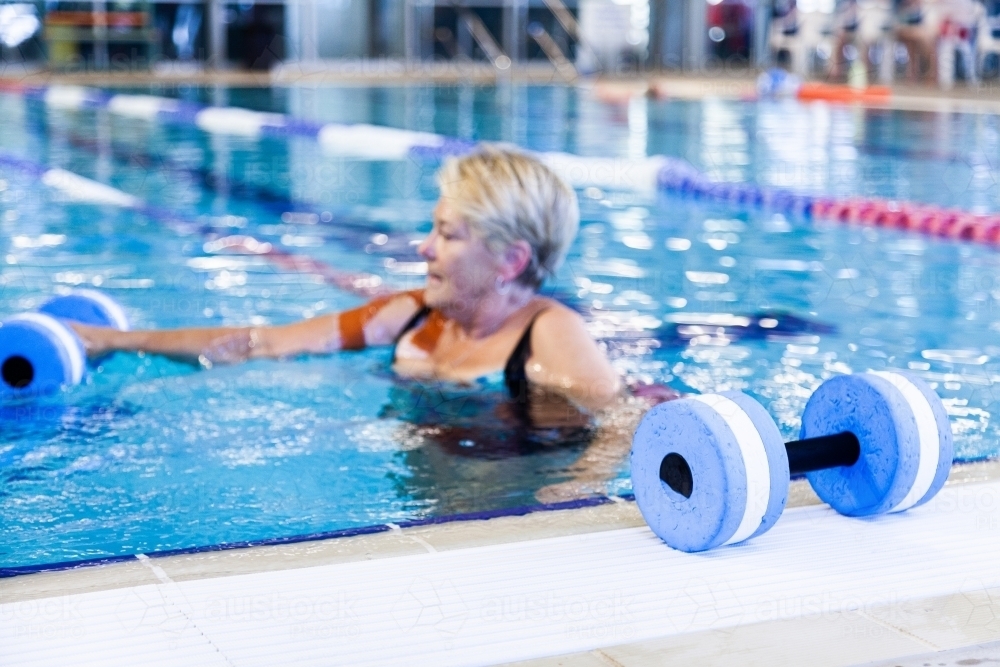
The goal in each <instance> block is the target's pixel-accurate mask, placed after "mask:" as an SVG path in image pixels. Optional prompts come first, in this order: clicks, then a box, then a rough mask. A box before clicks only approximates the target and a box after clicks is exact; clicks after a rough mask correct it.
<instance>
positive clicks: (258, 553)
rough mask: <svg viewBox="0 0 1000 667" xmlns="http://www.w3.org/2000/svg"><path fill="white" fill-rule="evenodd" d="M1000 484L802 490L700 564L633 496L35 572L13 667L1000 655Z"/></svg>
mask: <svg viewBox="0 0 1000 667" xmlns="http://www.w3.org/2000/svg"><path fill="white" fill-rule="evenodd" d="M991 469H992V466H979V467H975V466H974V467H965V468H958V469H956V472H955V473H954V474H953V483H952V484H950V485H949V486H948V487H946V488H945V490H944V491H942V493H941V494H940V495H939V496H938V497H937V498H936V499H934V500H933V501H932V502H931V503H929V504H928V505H927V506H924V507H922V508H918V509H917V510H914V511H911V512H908V513H905V514H901V515H893V516H884V517H879V518H876V519H871V520H856V519H848V518H844V517H841V516H839V515H837V514H835V513H834V512H832V511H831V510H829V509H828V508H827V507H825V506H820V505H814V504H809V502H810V501H809V499H808V493H807V492H805V491H804V490H803V488H802V486H801V485H798V486H797V488H796V493H797V500H796V504H798V505H800V507H797V508H793V509H790V510H788V511H787V512H786V515H785V516H784V517H782V519H781V520H780V521H779V522H778V524H777V526H776V527H775V528H774V529H773V530H771V531H770V532H769V533H767V534H765V535H764V536H762V537H760V538H758V539H756V540H754V541H753V542H751V543H749V544H747V545H742V546H737V547H732V548H725V549H719V550H716V551H713V552H709V553H706V554H700V555H690V554H683V553H679V552H676V551H672V550H671V549H669V548H667V547H666V546H665V545H663V544H662V543H661V542H660V541H659V540H658V539H657V538H656V537H655V536H653V535H652V533H651V532H650V531H649V530H648V529H647V528H646V527H645V526H644V525H643V523H642V520H641V517H639V515H638V512H637V510H636V507H635V505H634V504H632V503H625V502H622V503H615V504H613V505H605V506H600V507H593V508H587V509H581V510H572V511H562V512H548V513H542V514H534V515H529V516H525V517H509V518H502V519H492V520H489V521H477V522H464V523H456V524H449V525H445V526H426V527H420V528H412V529H407V530H402V531H392V532H387V533H381V534H376V535H367V536H359V537H350V538H341V539H334V540H327V541H322V542H312V543H302V544H297V545H287V546H276V547H260V548H255V549H249V550H234V551H228V552H214V553H202V554H192V555H185V556H174V557H170V558H155V559H145V558H143V559H142V560H141V561H140V562H131V563H123V564H115V565H108V566H103V567H94V568H86V569H81V570H74V571H64V572H51V573H43V574H35V575H27V576H23V577H17V578H14V579H7V580H2V581H0V602H2V604H0V664H3V665H29V664H31V665H53V664H95V665H97V664H99V665H195V664H197V665H212V664H220V665H275V664H302V665H331V664H344V665H362V664H373V665H375V664H385V665H396V664H429V665H472V664H496V663H503V662H516V661H526V662H524V664H527V665H535V666H537V667H541V666H543V665H581V666H584V665H627V666H632V665H653V664H663V663H664V662H666V661H670V662H674V661H680V660H684V661H687V662H689V663H694V664H740V665H749V664H762V665H763V664H767V665H780V664H789V665H792V664H803V663H805V662H808V663H809V664H814V665H823V664H830V665H847V664H857V663H865V662H870V661H875V660H884V659H895V658H899V657H905V656H920V655H925V654H928V653H933V652H936V651H942V650H948V649H955V648H961V647H968V646H972V645H977V644H983V643H984V642H989V641H995V640H997V639H1000V564H998V563H997V554H998V553H1000V481H998V480H996V479H987V480H986V481H983V480H982V479H981V478H986V477H993V474H992V472H991ZM975 478H980V479H978V480H977V479H975ZM801 505H807V506H801ZM979 650H988V648H986V647H982V648H981V649H979ZM901 664H903V663H901ZM907 664H909V663H907ZM913 664H916V663H913ZM921 664H922V663H921ZM970 664H971V663H970Z"/></svg>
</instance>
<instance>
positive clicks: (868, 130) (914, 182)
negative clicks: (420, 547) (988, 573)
mask: <svg viewBox="0 0 1000 667" xmlns="http://www.w3.org/2000/svg"><path fill="white" fill-rule="evenodd" d="M155 92H157V93H163V91H155ZM167 93H169V94H172V95H177V96H181V97H186V98H188V99H192V100H196V101H200V102H203V103H215V104H230V105H235V106H245V107H249V108H255V109H260V110H268V111H278V112H282V113H289V114H291V115H295V116H299V117H308V118H313V119H317V120H322V121H341V122H360V121H364V122H372V123H377V124H385V125H391V126H396V127H405V128H410V129H418V130H427V131H434V132H438V133H441V134H446V135H451V136H460V137H464V138H470V139H488V140H503V141H510V142H513V143H516V144H519V145H522V146H527V147H530V148H532V149H537V150H565V151H569V152H574V153H579V154H584V155H595V156H608V155H613V156H632V157H635V156H642V155H646V154H667V155H672V156H679V157H684V158H686V159H688V160H690V161H691V162H692V163H694V164H695V165H696V166H698V167H699V168H701V169H703V170H705V171H706V172H708V173H709V174H710V175H712V176H713V177H714V178H717V179H721V180H728V181H750V182H757V183H760V184H762V185H769V186H777V187H788V188H793V189H796V190H799V191H808V192H816V193H828V194H834V195H847V194H866V195H876V196H880V197H891V198H898V199H911V200H916V201H923V202H932V203H937V204H942V205H948V206H959V207H963V208H966V209H970V210H975V211H981V212H986V211H997V210H1000V190H998V188H997V186H996V177H997V164H996V156H997V155H1000V146H998V144H1000V122H998V120H997V118H996V117H994V116H985V115H984V116H974V115H961V114H928V113H904V112H892V111H872V110H861V109H853V108H846V107H831V106H826V105H800V104H798V103H794V102H787V103H773V102H761V103H743V102H727V101H718V100H706V101H702V102H683V101H674V102H653V101H648V100H642V99H639V100H635V101H633V102H632V103H630V104H627V105H623V106H612V105H607V104H604V103H602V102H599V101H597V100H595V99H593V98H592V97H591V96H590V95H589V94H588V93H587V92H586V91H576V90H573V89H566V88H561V87H516V86H515V87H507V88H499V89H494V88H474V87H437V88H421V87H406V88H393V89H377V88H370V89H369V88H320V89H299V88H288V89H257V90H226V89H211V90H204V89H184V90H173V91H167ZM0 117H2V118H4V119H5V120H4V123H2V124H0V151H2V152H3V153H4V154H6V155H13V156H17V157H20V158H24V159H27V160H31V161H34V162H38V163H42V164H44V165H46V166H50V167H54V166H58V167H63V168H65V169H68V170H71V171H74V172H76V173H78V174H81V175H84V176H87V177H90V178H94V179H96V180H99V181H102V182H106V183H109V184H111V185H114V186H115V187H117V188H120V189H122V190H124V191H126V192H128V193H130V194H133V195H135V196H138V197H140V198H142V199H144V200H146V201H148V202H150V203H151V204H155V205H159V206H162V207H165V208H168V209H170V210H172V211H177V212H179V213H181V214H183V215H184V216H187V217H188V218H190V219H197V220H200V221H201V223H202V224H203V225H204V226H206V227H214V228H215V230H216V231H217V233H219V234H225V233H249V234H253V235H254V236H256V237H257V238H260V239H264V240H268V241H270V242H272V243H274V244H276V245H277V246H279V247H282V248H284V249H286V250H288V251H290V252H295V253H299V254H307V255H309V256H311V257H314V258H317V259H320V260H322V261H324V262H327V263H328V264H331V265H333V266H336V267H340V268H343V269H346V270H352V271H369V272H372V273H375V274H378V275H379V276H381V277H382V278H383V280H385V281H386V282H387V283H388V284H390V285H396V286H399V287H401V288H408V287H413V286H417V285H419V284H420V281H421V277H420V275H419V265H418V264H414V262H415V261H416V259H417V258H416V257H415V255H414V254H413V250H412V245H411V244H410V241H412V240H414V239H417V238H419V237H420V236H421V234H423V233H425V232H426V230H427V229H428V220H429V215H430V210H431V208H432V206H433V203H434V198H435V196H436V191H435V186H434V180H433V171H434V170H433V166H430V165H426V164H420V163H416V162H412V161H407V162H398V163H369V162H361V161H350V160H342V159H335V158H330V157H325V156H323V155H322V153H321V152H320V149H319V148H318V147H317V146H316V145H315V144H314V143H312V142H309V141H306V140H300V139H292V140H288V141H284V140H272V139H266V140H259V141H257V140H251V139H242V138H234V137H219V136H209V135H206V134H203V133H201V132H199V131H197V130H195V129H192V128H189V127H179V126H162V125H153V124H150V123H147V122H144V121H137V120H135V121H132V120H125V119H121V118H118V117H111V116H108V115H106V114H105V113H103V112H93V111H79V112H71V111H56V110H51V109H49V110H46V109H45V108H44V107H42V106H41V105H39V104H37V103H33V102H26V101H25V100H23V99H22V98H19V97H16V96H12V95H0ZM580 200H581V209H582V214H583V223H582V228H581V233H580V236H579V238H578V240H577V242H576V243H575V245H574V246H573V249H572V252H571V256H570V258H569V260H568V262H567V265H566V266H565V267H564V269H563V270H562V271H561V273H560V275H559V277H558V280H557V281H556V284H555V285H554V287H555V288H557V289H558V290H559V292H560V293H562V294H566V295H570V296H572V297H573V298H574V299H576V300H577V305H578V306H580V307H581V308H582V309H583V310H584V311H585V312H586V314H587V315H586V316H587V318H588V319H589V320H590V321H591V323H592V326H593V328H594V332H595V333H597V334H602V335H607V334H609V333H610V334H613V333H621V332H623V331H633V332H634V331H637V330H638V331H643V330H653V329H656V328H657V327H660V326H662V325H663V324H664V323H668V324H669V323H671V322H676V321H677V320H679V319H683V318H684V317H689V316H691V315H692V314H696V313H711V314H715V315H741V314H750V313H754V312H758V311H762V310H783V311H787V312H790V313H794V314H796V315H798V316H800V317H804V318H808V319H810V320H814V321H817V322H821V323H827V324H832V325H834V326H835V327H836V328H837V331H836V333H807V334H803V335H799V336H795V337H785V338H782V337H772V338H771V339H767V340H754V341H748V340H742V341H740V340H726V339H723V338H719V337H707V338H702V339H698V340H696V341H695V342H694V343H693V344H690V345H658V344H655V343H652V342H650V340H649V339H648V338H642V337H640V338H639V339H637V340H634V341H620V340H619V341H617V342H611V343H609V351H610V354H611V355H612V357H613V358H614V363H615V364H616V365H617V366H618V368H619V369H620V370H621V371H622V373H623V374H627V375H629V376H631V377H634V378H638V379H642V380H646V381H657V382H664V383H667V384H669V385H671V386H673V387H674V388H676V389H678V390H682V391H696V392H706V391H718V390H724V389H742V390H745V391H747V392H749V393H750V394H752V395H753V396H755V397H757V398H758V399H760V400H761V401H762V402H763V403H764V405H765V406H766V407H767V408H768V409H769V411H770V412H771V414H772V415H773V416H774V417H775V418H776V419H777V420H778V423H779V425H780V427H781V429H782V431H783V433H784V435H785V436H787V437H792V436H793V435H795V433H796V431H797V428H798V415H799V414H800V413H801V410H802V408H803V406H804V405H805V402H806V400H807V398H808V397H809V395H810V393H811V391H812V390H813V389H814V388H815V387H816V386H817V385H818V384H819V383H820V382H821V381H822V380H823V379H824V378H826V377H829V376H831V375H833V374H838V373H849V372H855V371H863V370H867V369H882V368H906V369H910V370H912V371H914V372H916V373H917V374H919V375H921V376H922V377H924V378H925V379H927V380H928V381H930V382H931V383H932V384H933V386H934V387H935V388H936V390H937V391H938V393H939V394H940V395H941V396H942V397H943V398H944V399H945V402H946V404H947V406H948V410H949V413H950V415H951V419H952V427H953V429H954V431H955V434H956V446H957V452H958V456H959V457H960V458H961V459H964V460H971V459H979V458H984V457H989V456H995V455H997V454H998V453H1000V440H998V434H997V427H996V425H995V424H994V422H993V420H992V419H991V414H992V412H993V411H994V409H995V407H994V406H995V404H996V400H997V399H996V398H995V397H994V392H995V391H997V390H995V389H994V382H995V380H996V379H997V378H998V377H1000V375H998V374H1000V345H998V344H997V343H996V342H995V341H996V339H997V336H998V335H1000V312H998V305H1000V262H998V256H997V254H996V253H995V251H993V250H991V249H988V248H986V247H980V246H975V245H969V244H962V243H954V242H949V241H939V240H932V239H928V238H925V237H922V236H918V235H912V234H906V233H900V232H892V231H884V230H875V229H859V228H849V227H845V226H840V225H836V224H827V223H814V222H810V221H807V220H799V219H791V218H785V217H782V216H780V215H775V214H772V213H768V212H766V211H760V210H753V209H746V208H742V207H737V206H731V205H723V204H714V203H705V202H700V201H693V200H686V199H683V198H678V197H672V196H667V195H664V194H652V193H648V194H642V193H627V192H600V191H597V190H587V191H583V192H580ZM289 212H293V213H294V212H298V213H300V214H303V213H305V215H288V213H289ZM327 213H328V215H327ZM310 214H315V215H310ZM348 223H349V224H348ZM376 234H384V235H385V237H384V238H382V237H379V238H378V239H375V238H374V235H376ZM204 241H205V237H204V236H203V235H200V234H196V233H191V232H190V231H189V232H187V233H185V232H183V230H182V231H181V232H178V231H177V230H175V229H171V228H169V227H165V226H163V225H162V224H161V223H158V222H157V221H155V220H151V219H147V218H145V217H144V216H142V215H139V214H137V213H135V212H130V211H124V210H119V209H115V208H109V207H98V206H92V205H86V204H79V203H72V202H67V201H63V200H61V199H60V198H59V196H58V195H56V194H54V193H53V192H52V191H50V190H48V189H45V188H44V187H42V186H40V185H39V184H38V183H37V181H35V180H33V179H32V177H30V176H29V175H27V174H25V173H23V172H19V171H16V170H13V169H0V317H2V316H7V315H9V314H12V313H15V312H18V311H22V310H27V309H31V308H33V307H36V306H38V305H39V304H40V303H41V302H42V301H43V300H45V299H46V298H47V297H48V296H49V295H51V294H53V293H54V292H56V291H58V290H60V289H66V288H70V287H74V286H96V287H99V288H100V289H103V290H106V291H107V292H108V293H109V294H111V295H112V296H114V297H115V298H116V299H118V300H120V301H121V302H122V303H124V304H125V306H126V308H127V309H128V312H129V315H130V316H131V317H132V318H133V320H134V322H135V324H136V325H137V326H140V327H174V326H185V325H221V324H246V323H256V324H264V323H281V322H287V321H291V320H293V319H296V318H301V317H309V316H311V315H313V314H316V313H320V312H328V311H331V310H337V309H340V308H345V307H349V306H352V305H355V304H356V303H358V299H357V298H356V297H352V296H350V295H347V294H345V293H343V292H340V291H338V290H337V289H336V288H334V287H331V286H329V285H327V284H324V283H323V282H322V281H321V280H319V279H317V278H316V277H314V276H310V275H305V274H301V273H290V272H287V271H282V270H280V269H278V268H276V267H275V266H274V265H271V264H267V263H266V262H265V261H264V260H263V259H261V258H254V257H234V256H219V255H212V254H211V253H208V252H206V250H205V248H204ZM387 363H388V352H387V351H386V350H370V351H365V352H361V353H346V354H342V355H338V356H332V357H315V358H309V359H300V360H295V361H289V362H264V361H261V362H253V363H249V364H245V365H241V366H232V367H216V368H213V369H211V370H207V371H206V370H197V369H194V368H192V367H191V366H187V365H184V364H180V363H175V362H171V361H168V360H164V359H160V358H148V357H139V356H131V355H117V356H115V357H113V358H111V359H109V360H106V361H105V362H104V363H103V365H102V366H101V367H100V368H99V369H97V371H96V372H94V373H92V374H91V375H90V377H89V379H88V380H87V382H86V383H85V384H84V385H82V386H80V387H75V388H72V389H70V390H68V391H67V392H65V394H64V395H62V396H60V397H57V398H56V399H53V400H47V401H43V402H42V403H40V404H33V405H31V406H24V405H21V406H7V410H6V413H5V414H6V418H5V419H4V420H3V421H2V432H0V525H2V526H3V532H4V539H3V540H2V542H0V566H20V565H31V564H40V563H49V562H56V561H65V560H75V559H83V558H94V557H100V556H108V555H118V554H129V553H140V552H149V551H157V550H165V549H175V548H184V547H191V546H197V545H207V544H218V543H222V542H234V541H242V540H254V539H263V538H272V537H278V536H286V535H296V534H303V533H310V532H316V531H327V530H334V529H339V528H348V527H353V526H362V525H369V524H377V523H385V522H389V521H401V520H407V519H414V518H421V517H431V516H441V515H448V514H454V513H459V512H474V511H483V510H490V509H498V508H505V507H512V506H520V505H525V504H530V503H532V502H534V500H533V498H534V494H535V492H536V491H537V490H538V489H539V488H541V487H543V486H545V485H547V484H552V483H555V482H559V481H562V480H565V479H567V477H568V475H569V474H570V470H571V468H572V466H573V464H574V462H575V461H576V460H577V459H578V458H579V456H580V454H581V453H582V452H583V445H581V444H579V443H575V444H574V443H571V444H568V445H565V446H561V447H556V446H551V443H550V444H548V445H545V446H541V447H535V448H533V449H531V451H530V453H528V454H526V455H522V456H512V455H495V454H496V453H495V451H494V452H493V454H491V453H490V452H489V451H487V452H484V451H483V449H484V447H485V444H484V441H485V440H486V439H487V438H485V435H484V438H483V441H480V442H476V441H475V439H474V438H467V437H466V438H463V439H462V440H461V441H460V442H461V443H462V444H460V445H459V446H457V447H456V446H453V445H454V443H452V445H446V444H442V440H441V438H440V437H438V436H439V434H436V433H435V432H433V428H430V427H428V425H427V424H420V423H414V421H413V420H412V419H409V418H405V415H403V416H402V417H401V416H400V415H399V411H398V410H396V409H395V408H396V407H397V406H398V405H399V403H400V400H403V402H406V400H412V398H413V396H414V395H415V394H414V393H413V392H414V391H416V392H417V394H416V396H417V397H418V398H419V399H420V400H422V401H424V403H425V404H426V405H428V406H430V407H431V408H432V409H434V410H437V411H438V412H439V413H446V414H456V413H460V414H466V413H468V412H469V411H470V410H472V411H473V412H474V411H475V407H476V401H485V402H486V403H489V398H488V397H486V398H483V397H482V396H479V395H477V394H476V392H475V391H470V390H451V389H448V390H445V389H443V388H429V389H426V390H423V391H421V390H419V389H414V388H413V387H406V386H400V385H398V384H397V383H395V382H394V381H393V379H392V378H391V377H390V376H389V374H388V373H387V372H386V367H387ZM401 396H402V397H403V398H402V399H401V398H400V397H401ZM407 397H409V398H407ZM26 415H27V416H26ZM456 420H458V421H461V420H460V419H458V418H457V417H456ZM464 423H465V422H463V424H464ZM446 426H447V425H446ZM627 447H628V443H627V442H623V443H622V449H621V460H620V463H619V465H618V467H617V469H618V474H617V476H616V477H615V478H613V479H611V480H609V482H608V489H607V490H608V492H609V493H622V492H627V491H628V490H629V479H628V470H627V464H626V461H625V454H626V452H627ZM477 448H478V449H477Z"/></svg>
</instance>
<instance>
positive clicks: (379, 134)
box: [317, 123, 445, 160]
mask: <svg viewBox="0 0 1000 667" xmlns="http://www.w3.org/2000/svg"><path fill="white" fill-rule="evenodd" d="M317 139H318V140H319V143H320V146H322V147H323V150H324V151H325V152H326V153H328V154H330V155H338V156H343V157H353V158H363V159H368V160H402V159H404V158H406V157H407V155H408V154H409V152H410V150H411V149H413V148H415V147H417V146H427V147H429V148H437V147H439V146H441V145H443V144H444V142H445V138H444V137H442V136H441V135H439V134H431V133H430V132H414V131H413V130H401V129H399V128H395V127H379V126H377V125H366V124H364V123H359V124H358V125H339V124H336V123H331V124H329V125H324V126H323V127H322V128H321V129H320V131H319V136H318V137H317Z"/></svg>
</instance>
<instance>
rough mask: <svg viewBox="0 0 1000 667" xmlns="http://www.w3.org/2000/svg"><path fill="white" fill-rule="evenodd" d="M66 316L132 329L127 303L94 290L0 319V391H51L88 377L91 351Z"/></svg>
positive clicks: (0, 392)
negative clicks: (88, 357) (68, 322)
mask: <svg viewBox="0 0 1000 667" xmlns="http://www.w3.org/2000/svg"><path fill="white" fill-rule="evenodd" d="M64 320H72V321H75V322H81V323H84V324H93V325H97V326H108V327H114V328H116V329H119V330H123V331H124V330H128V328H129V322H128V317H127V316H126V315H125V311H124V310H123V309H122V307H121V306H120V305H119V304H118V303H117V302H116V301H115V300H114V299H111V298H110V297H108V296H107V295H105V294H101V293H100V292H95V291H93V290H78V291H74V292H71V293H70V294H67V295H64V296H59V297H56V298H54V299H51V300H50V301H48V302H46V303H45V304H44V305H42V307H41V308H39V310H38V312H35V313H21V314H19V315H14V316H13V317H10V318H8V319H6V320H4V321H3V322H0V380H2V381H0V394H2V395H8V396H10V395H13V396H19V395H21V396H23V395H37V394H42V393H51V392H53V391H55V390H56V389H58V388H59V387H60V386H62V385H73V384H78V383H79V382H80V381H81V380H82V379H83V375H84V372H85V369H86V365H87V354H86V350H85V349H84V346H83V343H82V342H81V341H80V338H79V337H78V336H77V335H76V333H75V332H74V331H73V329H71V328H70V327H69V326H68V325H67V324H66V323H65V322H64Z"/></svg>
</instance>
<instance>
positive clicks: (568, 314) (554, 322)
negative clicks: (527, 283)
mask: <svg viewBox="0 0 1000 667" xmlns="http://www.w3.org/2000/svg"><path fill="white" fill-rule="evenodd" d="M534 304H535V307H536V308H537V310H536V311H535V313H536V314H535V316H534V323H535V324H537V325H538V326H540V327H542V328H543V329H546V330H547V329H553V330H556V331H558V329H559V328H560V327H566V326H569V327H573V329H575V330H583V331H586V322H584V320H583V316H581V315H580V313H578V312H576V311H575V310H573V309H572V308H570V307H569V306H567V305H566V304H564V303H562V302H561V301H556V300H555V299H553V298H550V297H547V296H536V297H535V299H534Z"/></svg>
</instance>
